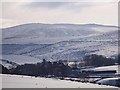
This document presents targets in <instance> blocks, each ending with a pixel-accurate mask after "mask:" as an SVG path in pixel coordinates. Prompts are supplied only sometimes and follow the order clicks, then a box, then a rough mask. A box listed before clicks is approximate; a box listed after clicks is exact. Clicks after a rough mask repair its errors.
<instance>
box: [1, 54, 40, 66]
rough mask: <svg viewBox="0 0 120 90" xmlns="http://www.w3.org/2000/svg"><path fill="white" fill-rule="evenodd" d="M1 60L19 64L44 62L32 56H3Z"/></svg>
mask: <svg viewBox="0 0 120 90" xmlns="http://www.w3.org/2000/svg"><path fill="white" fill-rule="evenodd" d="M0 59H5V60H9V61H11V62H15V63H17V64H25V63H37V62H41V61H42V60H40V59H38V58H33V57H30V56H24V55H2V57H0Z"/></svg>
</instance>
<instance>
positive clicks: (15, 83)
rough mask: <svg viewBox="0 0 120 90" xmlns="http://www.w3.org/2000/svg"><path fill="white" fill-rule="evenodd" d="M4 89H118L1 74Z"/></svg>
mask: <svg viewBox="0 0 120 90" xmlns="http://www.w3.org/2000/svg"><path fill="white" fill-rule="evenodd" d="M0 79H1V81H0V83H1V84H2V88H116V87H113V86H105V85H98V84H91V83H81V82H74V81H66V80H59V79H52V78H43V77H37V78H36V77H31V76H21V75H7V74H6V75H5V74H0Z"/></svg>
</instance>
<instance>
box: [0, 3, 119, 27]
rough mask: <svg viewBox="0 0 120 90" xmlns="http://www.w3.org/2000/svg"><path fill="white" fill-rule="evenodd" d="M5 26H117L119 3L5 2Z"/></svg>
mask: <svg viewBox="0 0 120 90" xmlns="http://www.w3.org/2000/svg"><path fill="white" fill-rule="evenodd" d="M2 7H3V10H2V12H3V13H2V14H3V17H0V18H1V19H2V21H3V24H4V25H3V26H12V25H16V24H22V23H29V22H30V23H34V22H36V23H74V24H75V23H77V24H81V23H82V24H83V23H99V24H111V25H117V22H118V21H117V19H118V18H117V9H118V8H117V3H110V2H106V3H104V2H101V3H100V2H4V3H3V5H2Z"/></svg>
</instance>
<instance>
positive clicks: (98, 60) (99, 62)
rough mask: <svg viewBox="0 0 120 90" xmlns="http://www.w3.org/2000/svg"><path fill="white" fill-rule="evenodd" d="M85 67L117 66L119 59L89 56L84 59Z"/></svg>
mask: <svg viewBox="0 0 120 90" xmlns="http://www.w3.org/2000/svg"><path fill="white" fill-rule="evenodd" d="M83 61H84V66H107V65H115V64H116V63H118V61H119V60H118V59H113V58H106V57H105V56H102V55H96V54H93V55H89V56H86V57H85V58H84V59H83Z"/></svg>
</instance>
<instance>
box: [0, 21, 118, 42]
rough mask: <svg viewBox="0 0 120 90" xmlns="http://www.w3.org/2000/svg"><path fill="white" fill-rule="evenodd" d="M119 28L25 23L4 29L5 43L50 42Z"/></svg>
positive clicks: (92, 25) (3, 37) (93, 25)
mask: <svg viewBox="0 0 120 90" xmlns="http://www.w3.org/2000/svg"><path fill="white" fill-rule="evenodd" d="M114 30H117V27H114V26H104V25H97V24H83V25H79V24H78V25H77V24H40V23H38V24H35V23H33V24H32V23H31V24H23V25H19V26H15V27H11V28H6V29H2V39H3V42H2V43H4V44H29V43H34V44H48V43H56V42H60V41H65V40H70V39H73V38H78V37H86V36H89V35H94V34H99V33H103V32H109V31H114Z"/></svg>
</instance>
